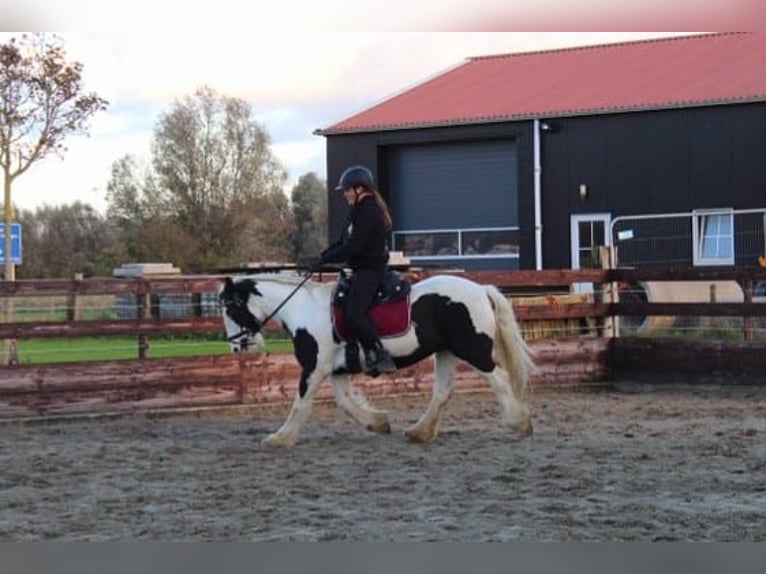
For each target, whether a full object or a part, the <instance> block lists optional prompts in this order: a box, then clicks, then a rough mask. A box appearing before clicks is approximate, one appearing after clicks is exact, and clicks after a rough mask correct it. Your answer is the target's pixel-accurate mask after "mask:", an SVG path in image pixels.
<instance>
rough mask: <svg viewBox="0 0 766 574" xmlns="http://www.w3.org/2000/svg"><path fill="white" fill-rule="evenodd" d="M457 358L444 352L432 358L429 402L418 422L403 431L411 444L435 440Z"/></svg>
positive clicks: (448, 396) (447, 398) (451, 383)
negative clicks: (432, 366)
mask: <svg viewBox="0 0 766 574" xmlns="http://www.w3.org/2000/svg"><path fill="white" fill-rule="evenodd" d="M456 363H457V357H455V355H453V354H452V353H448V352H446V351H444V352H440V353H437V354H436V355H435V356H434V371H435V374H436V380H435V381H434V386H433V392H432V394H431V402H430V403H429V404H428V408H427V409H426V412H424V413H423V416H421V417H420V420H418V422H416V423H415V424H414V425H413V426H411V427H410V428H409V429H407V430H406V431H405V434H406V435H407V438H408V439H409V440H411V441H413V442H428V441H430V440H433V439H435V438H436V435H437V434H438V432H439V421H440V420H441V416H442V411H443V410H444V407H445V405H446V404H447V401H448V400H449V398H450V395H451V394H452V389H453V380H454V379H453V377H454V372H455V364H456Z"/></svg>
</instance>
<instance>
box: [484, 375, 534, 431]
mask: <svg viewBox="0 0 766 574" xmlns="http://www.w3.org/2000/svg"><path fill="white" fill-rule="evenodd" d="M476 370H477V371H478V372H479V373H481V375H482V376H483V377H484V378H485V379H487V382H489V384H490V386H491V387H492V390H493V391H495V395H496V396H497V401H498V403H500V412H501V415H502V417H503V424H504V425H505V426H507V427H509V428H511V429H513V430H514V431H516V432H518V433H519V434H520V435H521V436H528V435H531V434H532V417H531V416H530V414H529V409H528V408H527V407H526V406H525V405H524V403H522V402H521V401H520V400H519V399H518V398H517V397H516V395H515V394H514V393H513V388H512V386H511V381H510V378H509V376H508V373H507V372H506V371H505V370H503V369H501V368H500V367H495V368H494V369H493V370H492V371H491V372H489V373H486V372H484V371H481V370H479V369H476Z"/></svg>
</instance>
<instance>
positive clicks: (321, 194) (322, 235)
mask: <svg viewBox="0 0 766 574" xmlns="http://www.w3.org/2000/svg"><path fill="white" fill-rule="evenodd" d="M290 199H291V202H292V212H293V221H294V225H295V231H294V233H293V237H292V249H293V252H292V255H293V260H294V261H301V260H304V259H306V258H308V257H314V256H316V255H318V254H319V252H320V251H321V250H322V249H323V248H324V247H326V246H327V187H326V185H325V183H324V182H323V181H322V180H320V179H319V178H318V177H317V175H316V174H315V173H314V172H309V173H307V174H305V175H302V176H301V177H300V179H299V180H298V183H297V184H296V185H295V187H293V190H292V193H291V195H290Z"/></svg>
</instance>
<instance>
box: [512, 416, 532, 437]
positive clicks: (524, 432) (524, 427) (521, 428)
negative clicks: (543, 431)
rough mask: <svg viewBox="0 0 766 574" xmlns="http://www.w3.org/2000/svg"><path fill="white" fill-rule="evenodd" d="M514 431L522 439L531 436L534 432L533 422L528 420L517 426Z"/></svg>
mask: <svg viewBox="0 0 766 574" xmlns="http://www.w3.org/2000/svg"><path fill="white" fill-rule="evenodd" d="M513 430H514V431H516V433H517V434H518V435H519V436H520V437H522V438H524V437H528V436H531V435H532V433H533V432H534V429H533V428H532V420H531V419H527V420H525V421H523V422H521V423H519V424H518V425H515V426H514V427H513Z"/></svg>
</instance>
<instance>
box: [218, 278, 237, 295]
mask: <svg viewBox="0 0 766 574" xmlns="http://www.w3.org/2000/svg"><path fill="white" fill-rule="evenodd" d="M233 288H234V281H232V280H231V277H224V278H223V279H221V289H220V290H219V291H218V292H219V293H220V294H223V293H231V290H232V289H233Z"/></svg>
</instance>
